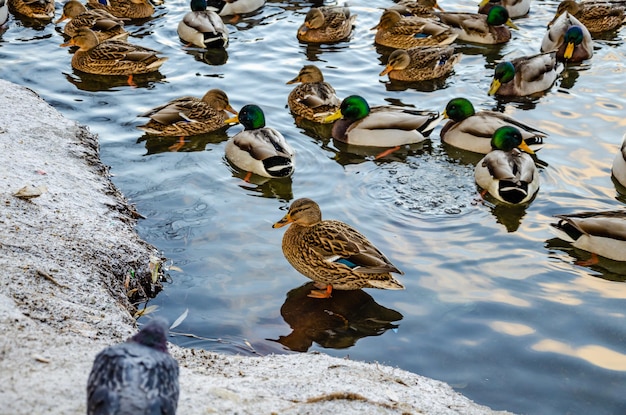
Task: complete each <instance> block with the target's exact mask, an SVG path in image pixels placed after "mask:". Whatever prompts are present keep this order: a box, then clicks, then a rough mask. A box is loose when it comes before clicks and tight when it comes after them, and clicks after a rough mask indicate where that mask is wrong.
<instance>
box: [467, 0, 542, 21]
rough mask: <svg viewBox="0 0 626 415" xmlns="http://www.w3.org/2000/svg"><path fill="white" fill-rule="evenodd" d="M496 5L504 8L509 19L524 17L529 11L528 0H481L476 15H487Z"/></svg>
mask: <svg viewBox="0 0 626 415" xmlns="http://www.w3.org/2000/svg"><path fill="white" fill-rule="evenodd" d="M496 5H497V6H502V7H504V8H505V9H506V11H507V12H509V17H510V18H511V19H517V18H518V17H524V16H526V15H527V14H528V12H529V11H530V0H482V1H481V2H480V3H479V4H478V13H480V14H488V13H489V10H491V8H492V7H493V6H496Z"/></svg>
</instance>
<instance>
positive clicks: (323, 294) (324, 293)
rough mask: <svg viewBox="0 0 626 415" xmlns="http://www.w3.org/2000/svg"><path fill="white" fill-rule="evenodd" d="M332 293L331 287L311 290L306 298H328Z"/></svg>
mask: <svg viewBox="0 0 626 415" xmlns="http://www.w3.org/2000/svg"><path fill="white" fill-rule="evenodd" d="M332 292H333V286H332V285H330V284H329V285H327V286H326V289H325V290H311V292H310V293H309V294H308V297H311V298H330V297H331V294H332Z"/></svg>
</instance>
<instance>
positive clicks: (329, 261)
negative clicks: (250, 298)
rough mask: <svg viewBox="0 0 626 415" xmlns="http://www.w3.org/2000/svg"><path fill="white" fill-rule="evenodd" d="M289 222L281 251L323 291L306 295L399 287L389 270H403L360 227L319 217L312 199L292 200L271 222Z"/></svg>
mask: <svg viewBox="0 0 626 415" xmlns="http://www.w3.org/2000/svg"><path fill="white" fill-rule="evenodd" d="M289 224H291V226H290V227H289V229H287V231H286V232H285V234H284V235H283V244H282V245H283V254H284V255H285V258H286V259H287V261H289V263H290V264H291V265H292V266H293V267H294V268H295V269H296V270H297V271H298V272H300V273H301V274H303V275H304V276H306V277H308V278H310V279H312V280H313V281H314V282H315V285H316V286H317V287H318V288H323V290H322V291H318V290H313V291H311V293H310V294H309V297H314V298H328V297H330V296H331V293H332V290H333V289H336V290H358V289H360V288H382V289H388V290H402V289H404V286H403V285H402V284H401V283H400V282H398V281H397V280H396V279H395V278H394V277H393V276H392V275H391V273H392V272H394V273H397V274H404V273H403V272H402V271H400V270H399V269H398V268H396V266H395V265H393V264H392V263H391V262H390V261H389V260H388V259H387V257H385V255H383V254H382V253H381V252H380V251H379V250H378V248H376V247H375V246H374V245H373V244H372V243H371V242H370V241H368V240H367V238H366V237H365V236H363V235H362V234H361V233H360V232H359V231H357V230H356V229H354V228H353V227H351V226H350V225H347V224H345V223H343V222H340V221H337V220H322V212H321V210H320V207H319V205H318V204H317V203H315V202H314V201H313V200H311V199H306V198H302V199H297V200H294V201H293V203H292V204H291V206H290V207H289V211H288V212H287V214H286V215H285V216H284V217H283V218H282V219H281V220H279V221H278V222H276V223H275V224H274V226H273V227H274V228H280V227H283V226H286V225H289Z"/></svg>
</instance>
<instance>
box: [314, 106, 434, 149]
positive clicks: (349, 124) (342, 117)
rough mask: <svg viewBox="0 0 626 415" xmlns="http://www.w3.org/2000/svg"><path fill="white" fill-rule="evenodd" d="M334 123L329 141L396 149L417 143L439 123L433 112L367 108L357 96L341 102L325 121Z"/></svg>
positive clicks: (396, 107) (398, 108) (399, 108)
mask: <svg viewBox="0 0 626 415" xmlns="http://www.w3.org/2000/svg"><path fill="white" fill-rule="evenodd" d="M325 121H326V122H328V121H335V123H334V124H333V130H332V137H333V138H334V139H335V140H338V141H340V142H343V143H346V144H352V145H357V146H369V147H396V146H401V145H405V144H416V143H420V142H422V141H424V140H426V138H427V137H428V136H429V135H430V133H431V131H432V130H433V129H434V128H435V127H436V126H437V124H438V123H439V121H440V117H439V113H438V112H436V111H419V110H412V109H409V108H405V107H400V106H391V105H381V106H375V107H370V106H369V104H368V103H367V101H366V100H365V98H363V97H362V96H360V95H350V96H348V97H346V98H344V99H343V101H341V105H340V107H339V110H338V111H336V112H335V113H334V114H331V115H329V116H328V117H326V119H325Z"/></svg>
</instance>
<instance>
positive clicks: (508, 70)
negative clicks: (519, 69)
mask: <svg viewBox="0 0 626 415" xmlns="http://www.w3.org/2000/svg"><path fill="white" fill-rule="evenodd" d="M493 77H494V78H495V79H497V80H499V81H500V82H501V83H503V84H505V83H507V82H510V81H512V80H513V78H514V77H515V67H514V66H513V64H512V63H511V62H500V63H499V64H497V65H496V70H495V73H494V75H493Z"/></svg>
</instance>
